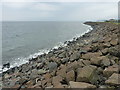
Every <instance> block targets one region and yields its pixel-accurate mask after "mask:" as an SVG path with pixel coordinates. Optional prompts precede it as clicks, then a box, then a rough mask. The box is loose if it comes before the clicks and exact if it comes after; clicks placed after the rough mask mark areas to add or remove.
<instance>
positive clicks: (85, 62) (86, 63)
mask: <svg viewBox="0 0 120 90" xmlns="http://www.w3.org/2000/svg"><path fill="white" fill-rule="evenodd" d="M82 63H83V64H84V65H85V66H87V65H90V64H91V62H90V61H89V60H83V61H82Z"/></svg>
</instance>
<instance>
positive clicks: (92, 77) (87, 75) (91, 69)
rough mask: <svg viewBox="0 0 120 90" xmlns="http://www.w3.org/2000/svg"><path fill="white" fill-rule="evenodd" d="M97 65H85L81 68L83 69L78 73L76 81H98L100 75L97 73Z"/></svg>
mask: <svg viewBox="0 0 120 90" xmlns="http://www.w3.org/2000/svg"><path fill="white" fill-rule="evenodd" d="M96 70H97V67H96V66H92V65H89V66H85V67H83V68H82V69H81V71H80V72H79V73H78V74H77V75H78V76H77V79H76V81H83V82H90V83H93V84H95V83H97V80H98V79H99V78H98V75H97V72H96Z"/></svg>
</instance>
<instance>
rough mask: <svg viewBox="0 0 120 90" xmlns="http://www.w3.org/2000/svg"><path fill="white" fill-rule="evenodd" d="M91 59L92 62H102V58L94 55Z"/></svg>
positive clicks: (94, 63)
mask: <svg viewBox="0 0 120 90" xmlns="http://www.w3.org/2000/svg"><path fill="white" fill-rule="evenodd" d="M90 61H91V64H93V65H98V66H99V65H100V64H101V61H102V58H101V57H95V56H94V57H92V58H91V59H90Z"/></svg>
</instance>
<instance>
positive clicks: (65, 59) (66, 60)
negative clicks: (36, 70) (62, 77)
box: [61, 58, 69, 64]
mask: <svg viewBox="0 0 120 90" xmlns="http://www.w3.org/2000/svg"><path fill="white" fill-rule="evenodd" d="M68 61H69V59H68V58H63V59H62V60H61V62H62V64H65V63H67V62H68Z"/></svg>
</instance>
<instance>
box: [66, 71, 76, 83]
mask: <svg viewBox="0 0 120 90" xmlns="http://www.w3.org/2000/svg"><path fill="white" fill-rule="evenodd" d="M66 80H67V82H69V81H75V72H74V71H73V70H71V71H69V72H68V73H67V74H66Z"/></svg>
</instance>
